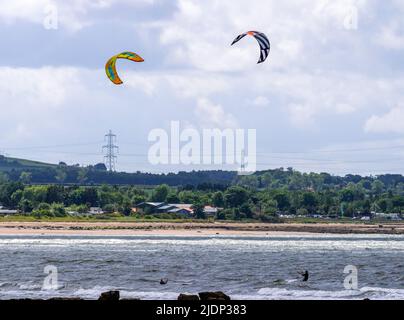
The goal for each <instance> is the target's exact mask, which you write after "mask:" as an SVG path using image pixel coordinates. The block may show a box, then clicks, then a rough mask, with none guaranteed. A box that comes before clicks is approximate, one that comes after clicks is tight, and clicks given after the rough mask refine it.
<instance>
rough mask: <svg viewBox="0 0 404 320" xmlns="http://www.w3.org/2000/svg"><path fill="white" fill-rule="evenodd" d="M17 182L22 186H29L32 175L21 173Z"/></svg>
mask: <svg viewBox="0 0 404 320" xmlns="http://www.w3.org/2000/svg"><path fill="white" fill-rule="evenodd" d="M19 180H20V181H21V182H22V183H24V184H30V183H31V180H32V173H31V172H26V171H23V172H21V174H20V179H19Z"/></svg>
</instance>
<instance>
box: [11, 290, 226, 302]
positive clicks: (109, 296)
mask: <svg viewBox="0 0 404 320" xmlns="http://www.w3.org/2000/svg"><path fill="white" fill-rule="evenodd" d="M30 300H38V299H29V298H28V299H11V301H30ZM39 300H42V299H39ZM84 300H86V299H83V298H80V297H58V298H49V299H47V301H84ZM139 300H140V299H139V298H134V299H121V297H120V292H119V291H117V290H112V291H106V292H102V293H101V294H100V296H99V298H98V301H139ZM177 300H178V301H229V300H231V298H230V297H229V296H228V295H227V294H225V293H223V292H222V291H215V292H200V293H198V294H188V293H181V294H180V295H179V296H178V298H177Z"/></svg>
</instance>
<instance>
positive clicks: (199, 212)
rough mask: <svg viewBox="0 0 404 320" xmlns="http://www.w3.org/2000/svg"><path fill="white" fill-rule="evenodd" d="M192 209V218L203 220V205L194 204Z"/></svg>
mask: <svg viewBox="0 0 404 320" xmlns="http://www.w3.org/2000/svg"><path fill="white" fill-rule="evenodd" d="M192 209H193V210H194V216H195V217H196V218H197V219H205V218H206V216H205V211H204V205H203V204H202V203H200V202H197V203H194V204H193V205H192Z"/></svg>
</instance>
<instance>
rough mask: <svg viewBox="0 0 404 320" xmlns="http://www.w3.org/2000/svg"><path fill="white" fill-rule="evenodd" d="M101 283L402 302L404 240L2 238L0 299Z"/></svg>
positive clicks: (150, 295) (94, 289) (169, 294)
mask: <svg viewBox="0 0 404 320" xmlns="http://www.w3.org/2000/svg"><path fill="white" fill-rule="evenodd" d="M47 265H53V266H56V267H57V269H58V284H59V289H57V290H43V288H42V287H43V282H44V279H45V277H46V274H45V273H44V268H45V267H46V266H47ZM347 265H354V266H356V267H357V268H358V285H359V288H358V290H346V289H345V288H344V285H343V282H344V278H345V277H346V276H347V275H346V274H344V273H343V270H344V268H345V266H347ZM301 270H309V272H310V279H309V281H308V282H307V283H303V282H302V281H301V277H300V275H299V274H298V271H301ZM161 278H168V279H169V282H168V284H167V285H165V286H162V285H160V284H159V280H160V279H161ZM109 289H118V290H120V291H121V296H122V297H123V298H133V297H137V298H141V299H176V297H177V296H178V294H179V293H186V292H189V293H196V292H200V291H209V290H215V291H217V290H222V291H224V292H226V293H227V294H229V295H230V296H231V297H232V298H235V299H364V298H370V299H404V236H382V235H372V236H370V235H369V236H366V235H349V236H348V235H346V236H343V235H338V236H325V235H321V236H320V235H315V236H276V237H273V236H272V237H271V236H268V237H242V238H240V237H227V236H214V237H175V236H164V237H157V236H149V237H141V236H134V237H109V236H108V237H82V236H76V237H75V236H51V237H50V236H35V237H31V236H18V237H15V236H0V299H10V298H23V297H24V298H47V297H56V296H80V297H83V298H89V299H95V298H97V297H98V296H99V294H100V292H102V291H106V290H109Z"/></svg>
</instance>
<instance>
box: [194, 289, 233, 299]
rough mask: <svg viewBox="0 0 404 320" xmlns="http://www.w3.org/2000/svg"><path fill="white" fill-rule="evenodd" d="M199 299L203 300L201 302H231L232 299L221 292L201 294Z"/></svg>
mask: <svg viewBox="0 0 404 320" xmlns="http://www.w3.org/2000/svg"><path fill="white" fill-rule="evenodd" d="M199 297H200V298H201V300H230V297H229V296H228V295H227V294H225V293H223V292H221V291H217V292H200V293H199Z"/></svg>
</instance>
